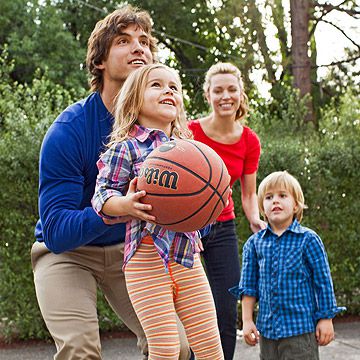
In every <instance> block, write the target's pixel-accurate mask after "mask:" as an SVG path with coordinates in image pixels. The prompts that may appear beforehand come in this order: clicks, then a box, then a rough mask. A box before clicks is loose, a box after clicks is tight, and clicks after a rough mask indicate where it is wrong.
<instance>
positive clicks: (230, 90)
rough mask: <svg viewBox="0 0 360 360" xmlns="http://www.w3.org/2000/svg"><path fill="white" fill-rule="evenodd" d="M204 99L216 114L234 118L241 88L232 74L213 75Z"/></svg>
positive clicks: (238, 105) (239, 100)
mask: <svg viewBox="0 0 360 360" xmlns="http://www.w3.org/2000/svg"><path fill="white" fill-rule="evenodd" d="M206 99H207V101H208V103H209V104H210V106H211V108H212V110H213V112H214V113H215V114H216V115H218V116H219V117H231V118H234V120H235V116H236V111H237V110H238V109H239V107H240V102H241V89H240V84H239V81H238V79H237V78H236V76H234V75H232V74H216V75H213V76H212V77H211V80H210V87H209V91H208V93H207V94H206Z"/></svg>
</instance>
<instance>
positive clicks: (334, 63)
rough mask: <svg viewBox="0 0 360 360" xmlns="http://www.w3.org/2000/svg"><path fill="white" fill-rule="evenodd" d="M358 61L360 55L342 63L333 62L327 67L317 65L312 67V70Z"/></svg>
mask: <svg viewBox="0 0 360 360" xmlns="http://www.w3.org/2000/svg"><path fill="white" fill-rule="evenodd" d="M358 59H360V54H359V55H357V56H355V57H352V58H349V59H345V60H340V61H334V62H332V63H330V64H327V65H315V66H312V68H314V69H317V68H320V67H330V66H337V65H340V64H345V63H350V62H353V61H356V60H358Z"/></svg>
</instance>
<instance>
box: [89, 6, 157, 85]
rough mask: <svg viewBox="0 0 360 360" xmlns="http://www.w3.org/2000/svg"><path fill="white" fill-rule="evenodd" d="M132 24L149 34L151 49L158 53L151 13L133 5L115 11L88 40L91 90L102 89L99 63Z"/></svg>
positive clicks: (99, 22)
mask: <svg viewBox="0 0 360 360" xmlns="http://www.w3.org/2000/svg"><path fill="white" fill-rule="evenodd" d="M132 24H135V25H137V26H138V27H140V28H141V29H142V30H143V31H144V32H145V33H146V34H147V35H148V37H149V41H150V51H151V53H152V54H153V56H154V55H155V54H156V51H157V47H156V39H155V38H154V37H153V36H152V35H151V31H152V24H151V17H150V15H149V13H148V12H147V11H143V10H140V9H139V8H137V7H133V6H131V5H126V6H124V7H122V8H120V9H117V10H115V11H113V12H112V13H111V14H109V15H107V16H106V17H105V18H104V19H102V20H100V21H98V22H97V24H96V25H95V28H94V30H93V32H92V33H91V35H90V37H89V40H88V49H87V55H86V67H87V69H88V71H89V73H90V75H91V77H90V80H89V81H90V88H91V91H101V90H102V88H103V85H104V79H103V73H102V70H101V69H98V65H100V64H101V63H102V62H103V61H104V60H106V59H107V57H108V55H109V51H110V47H111V45H112V42H113V40H114V39H115V37H116V36H118V35H119V34H120V33H121V32H122V30H124V29H125V28H127V27H128V26H129V25H132Z"/></svg>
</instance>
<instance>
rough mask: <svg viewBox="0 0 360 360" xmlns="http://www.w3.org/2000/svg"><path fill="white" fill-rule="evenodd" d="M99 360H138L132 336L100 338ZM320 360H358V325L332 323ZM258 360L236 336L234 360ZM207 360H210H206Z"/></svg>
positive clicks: (27, 356) (25, 353)
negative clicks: (332, 335)
mask: <svg viewBox="0 0 360 360" xmlns="http://www.w3.org/2000/svg"><path fill="white" fill-rule="evenodd" d="M54 353H55V347H54V345H53V344H51V343H39V342H36V343H30V342H23V343H16V344H14V345H9V346H6V347H2V348H0V359H1V360H47V359H49V360H50V359H52V358H53V355H54ZM102 355H103V360H140V359H141V356H140V354H139V352H138V350H137V348H136V339H135V337H133V336H129V335H128V336H121V337H117V336H114V337H108V336H107V337H106V338H103V339H102ZM320 358H321V359H322V360H360V322H344V323H342V322H337V323H335V341H333V342H331V343H330V344H329V345H328V346H325V347H320ZM238 359H244V360H245V359H246V360H255V359H256V360H258V359H259V347H258V346H256V347H250V346H247V345H246V344H245V343H244V341H243V340H242V338H241V337H240V336H239V337H238V340H237V343H236V354H235V356H234V360H238ZM209 360H211V359H209Z"/></svg>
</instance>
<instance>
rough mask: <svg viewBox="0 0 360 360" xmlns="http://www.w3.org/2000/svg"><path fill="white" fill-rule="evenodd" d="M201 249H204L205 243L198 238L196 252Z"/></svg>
mask: <svg viewBox="0 0 360 360" xmlns="http://www.w3.org/2000/svg"><path fill="white" fill-rule="evenodd" d="M201 251H204V245H203V243H202V241H201V239H198V240H197V242H196V244H195V252H197V253H199V252H201Z"/></svg>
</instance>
